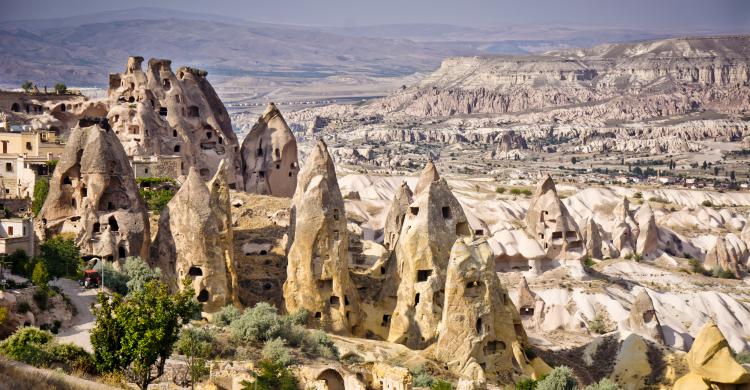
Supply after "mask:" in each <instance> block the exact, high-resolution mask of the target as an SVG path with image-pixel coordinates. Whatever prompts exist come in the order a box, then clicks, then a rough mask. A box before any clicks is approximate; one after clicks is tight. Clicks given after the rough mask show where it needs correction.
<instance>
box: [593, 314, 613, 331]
mask: <svg viewBox="0 0 750 390" xmlns="http://www.w3.org/2000/svg"><path fill="white" fill-rule="evenodd" d="M588 328H589V330H590V331H592V332H594V333H597V334H605V333H609V332H611V331H612V329H611V327H610V323H609V317H608V316H607V313H606V312H603V311H600V312H598V313H596V316H595V317H594V319H593V320H591V321H589V323H588Z"/></svg>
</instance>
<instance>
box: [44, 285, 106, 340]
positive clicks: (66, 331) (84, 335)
mask: <svg viewBox="0 0 750 390" xmlns="http://www.w3.org/2000/svg"><path fill="white" fill-rule="evenodd" d="M50 284H51V285H53V286H57V287H59V288H60V290H62V292H63V294H65V295H66V296H67V297H68V298H70V301H71V302H72V303H73V306H75V308H76V310H77V311H78V314H76V316H75V317H73V321H72V323H71V325H70V326H69V327H67V328H62V329H60V332H59V333H58V334H57V336H56V338H57V340H58V341H61V342H65V343H73V344H76V345H78V346H80V347H81V348H84V349H85V350H87V351H89V352H92V351H93V349H92V348H91V341H90V340H89V332H90V331H91V328H93V326H94V315H93V314H92V313H91V305H92V304H93V303H94V302H96V294H97V292H98V291H99V290H98V289H84V288H83V287H81V286H79V285H78V282H76V281H74V280H70V279H57V280H55V281H53V282H51V283H50Z"/></svg>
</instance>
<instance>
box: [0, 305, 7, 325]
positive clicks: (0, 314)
mask: <svg viewBox="0 0 750 390" xmlns="http://www.w3.org/2000/svg"><path fill="white" fill-rule="evenodd" d="M7 320H8V308H7V307H4V306H0V326H2V325H3V324H4V323H5V321H7Z"/></svg>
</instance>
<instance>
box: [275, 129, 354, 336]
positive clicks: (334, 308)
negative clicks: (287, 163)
mask: <svg viewBox="0 0 750 390" xmlns="http://www.w3.org/2000/svg"><path fill="white" fill-rule="evenodd" d="M345 213H346V210H345V209H344V199H343V197H342V196H341V190H340V189H339V184H338V181H337V179H336V171H335V168H334V166H333V160H332V159H331V156H330V155H329V154H328V148H327V146H326V144H325V142H323V141H322V140H319V141H318V142H317V144H316V145H315V147H313V150H312V152H311V153H310V155H309V156H308V157H307V161H306V163H305V166H304V167H303V168H302V170H301V171H300V173H299V177H298V181H297V189H296V191H295V193H294V198H293V199H292V211H291V223H290V227H291V229H292V230H291V231H290V238H289V239H290V243H291V244H290V246H289V252H288V256H287V257H288V265H287V279H286V282H285V283H284V300H285V304H286V309H287V311H288V312H290V313H293V312H296V311H298V310H300V309H306V310H307V311H309V312H310V313H311V314H312V315H313V317H314V318H315V319H316V320H317V321H318V322H319V323H320V326H321V327H322V328H323V329H326V330H327V331H332V332H336V333H345V334H348V333H354V334H358V333H359V332H360V331H361V329H359V328H358V327H357V324H358V323H359V317H360V315H361V313H360V309H359V298H358V296H357V291H356V289H355V288H354V285H353V284H352V282H351V280H350V277H349V251H348V247H349V232H348V230H347V226H346V215H345Z"/></svg>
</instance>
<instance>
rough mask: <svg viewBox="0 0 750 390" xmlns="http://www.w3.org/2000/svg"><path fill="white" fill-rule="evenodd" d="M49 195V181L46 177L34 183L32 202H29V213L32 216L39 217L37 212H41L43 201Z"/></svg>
mask: <svg viewBox="0 0 750 390" xmlns="http://www.w3.org/2000/svg"><path fill="white" fill-rule="evenodd" d="M48 193H49V179H47V178H46V177H41V178H39V180H37V181H36V183H34V200H32V201H31V211H32V212H33V213H34V216H35V217H36V216H38V215H39V211H41V210H42V206H44V201H45V200H46V199H47V194H48Z"/></svg>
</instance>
